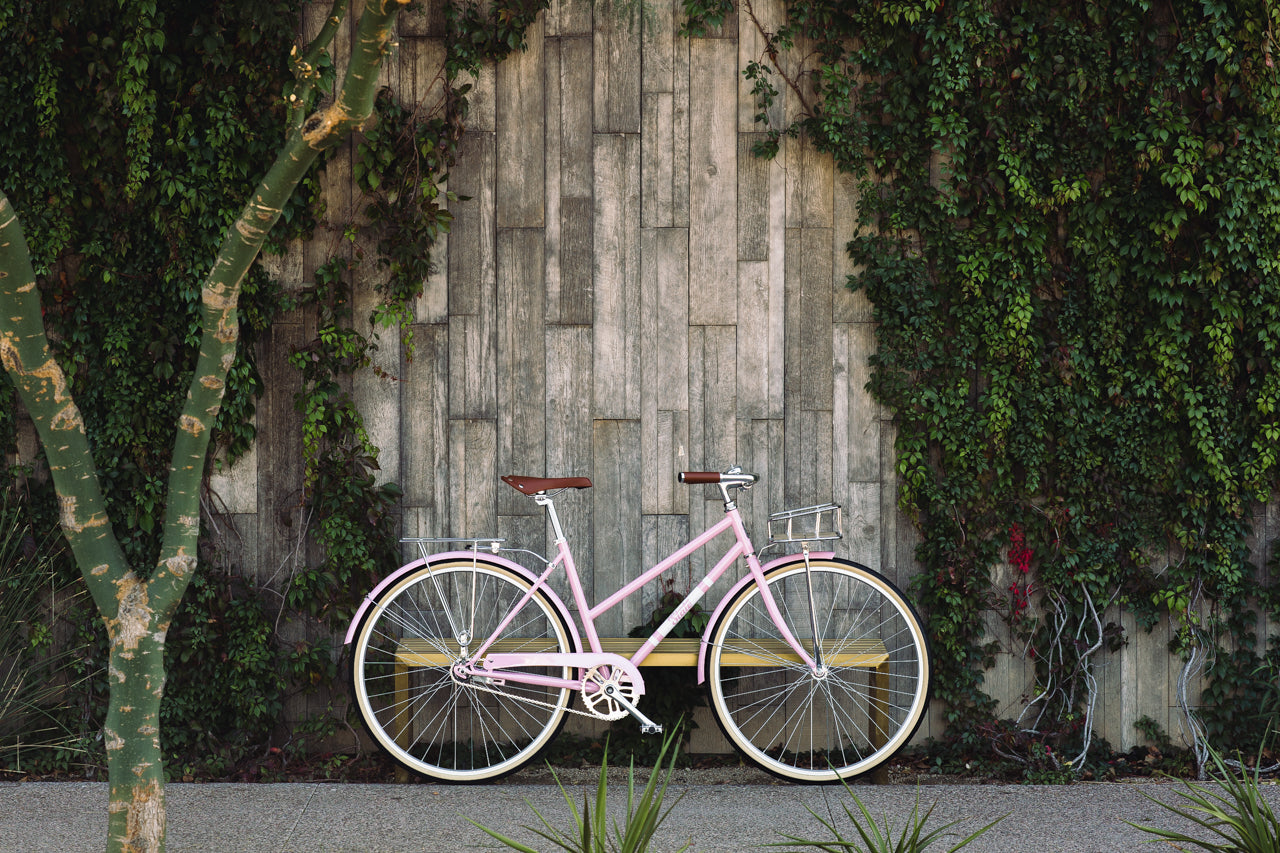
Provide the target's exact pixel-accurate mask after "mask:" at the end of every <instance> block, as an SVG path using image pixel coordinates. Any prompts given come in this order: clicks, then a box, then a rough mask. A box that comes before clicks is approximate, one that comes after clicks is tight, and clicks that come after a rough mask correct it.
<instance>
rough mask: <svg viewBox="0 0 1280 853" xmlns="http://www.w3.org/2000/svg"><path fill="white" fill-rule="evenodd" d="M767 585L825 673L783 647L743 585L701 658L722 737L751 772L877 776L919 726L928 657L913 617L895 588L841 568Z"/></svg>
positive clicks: (794, 569)
mask: <svg viewBox="0 0 1280 853" xmlns="http://www.w3.org/2000/svg"><path fill="white" fill-rule="evenodd" d="M766 579H767V582H768V589H769V593H770V594H771V595H772V597H773V600H774V602H776V604H777V608H778V612H779V613H780V615H781V617H782V619H783V621H784V622H785V623H786V624H787V627H788V629H789V630H790V631H791V633H792V635H793V636H795V638H796V639H797V640H799V642H800V644H801V646H803V647H804V649H805V651H806V653H808V654H809V655H810V656H811V657H813V658H815V660H818V659H819V656H820V661H821V666H819V667H818V668H817V669H814V668H811V667H810V666H809V665H808V664H806V663H804V662H803V660H802V659H801V657H800V656H799V655H798V654H797V653H796V652H795V651H794V650H793V649H792V648H791V647H790V646H789V645H788V644H787V643H786V642H784V641H783V640H782V634H781V632H780V631H779V630H778V628H777V627H776V625H775V623H774V620H773V618H772V617H771V616H770V615H769V612H768V609H767V607H766V604H765V599H764V596H763V595H762V594H761V589H760V587H759V586H758V585H756V584H751V585H749V586H746V587H744V588H743V589H742V591H741V592H739V593H738V595H737V596H736V597H735V599H734V600H733V601H731V602H730V603H729V605H728V607H726V609H725V610H724V613H723V615H722V616H721V617H720V619H719V621H718V622H717V623H716V625H715V626H714V627H713V628H712V631H711V634H710V640H709V648H708V651H707V654H708V659H707V673H708V674H707V689H708V692H709V694H710V700H711V707H712V709H713V711H714V712H715V716H716V719H717V721H718V722H719V723H720V727H721V728H722V729H723V730H724V733H725V735H726V736H727V737H728V738H729V740H730V741H731V742H732V743H733V744H734V745H735V746H736V747H737V748H738V749H739V750H740V751H741V752H742V754H743V755H744V756H746V757H747V758H748V759H749V760H750V761H751V762H752V763H754V764H756V765H757V766H759V767H761V768H762V769H764V770H766V771H768V772H770V773H772V774H774V775H776V776H781V777H783V778H785V779H790V780H792V781H796V782H808V783H830V782H836V781H839V780H841V779H850V778H853V777H855V776H859V775H861V774H864V773H867V772H869V771H871V770H873V769H875V768H876V767H877V766H879V765H880V764H882V763H883V762H884V761H886V760H887V759H888V758H889V757H890V756H892V755H893V754H894V753H895V752H897V751H898V750H899V749H901V748H902V747H903V746H904V745H905V744H906V743H907V741H909V740H910V739H911V736H912V735H913V734H914V733H915V731H916V729H917V727H919V725H920V722H921V721H922V720H923V719H924V713H925V708H926V707H927V705H928V693H929V653H928V645H927V640H926V637H925V633H924V629H923V628H922V627H921V624H920V620H919V618H918V617H917V616H916V614H915V612H914V610H913V609H912V608H911V605H910V604H909V603H908V602H907V600H906V599H905V598H904V597H903V595H902V593H901V592H899V591H898V590H897V589H896V588H895V587H894V586H893V584H891V583H890V582H889V581H888V580H886V579H885V578H884V577H882V576H880V575H879V574H877V573H876V572H873V571H872V570H871V569H868V568H866V567H865V566H861V565H858V564H857V563H852V562H849V561H847V560H839V559H822V560H819V559H813V560H810V561H809V567H808V569H806V565H805V562H804V560H803V559H800V558H797V561H796V562H794V563H787V564H785V565H783V566H780V567H778V568H777V569H774V570H772V571H770V572H769V574H768V575H767V578H766ZM811 591H812V592H811ZM811 601H812V606H811V604H810V602H811ZM811 614H813V616H811ZM814 617H816V618H814ZM815 648H816V649H817V650H818V654H817V655H815V652H814V650H815Z"/></svg>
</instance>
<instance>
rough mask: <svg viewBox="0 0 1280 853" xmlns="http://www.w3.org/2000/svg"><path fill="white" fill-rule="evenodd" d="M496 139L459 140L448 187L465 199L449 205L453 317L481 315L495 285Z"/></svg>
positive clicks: (468, 137) (474, 137) (468, 136)
mask: <svg viewBox="0 0 1280 853" xmlns="http://www.w3.org/2000/svg"><path fill="white" fill-rule="evenodd" d="M496 157H497V154H496V151H495V148H494V136H493V134H491V133H474V132H472V133H466V134H464V135H463V137H462V139H460V140H459V141H458V159H457V163H455V164H454V167H453V170H452V171H451V172H450V177H449V186H450V189H452V190H453V191H454V192H456V193H457V194H458V195H459V196H462V197H464V199H463V200H460V201H456V202H450V205H449V210H450V212H451V213H452V214H453V223H452V225H451V227H450V229H449V257H448V272H449V313H450V315H451V316H457V315H459V314H472V315H474V314H479V313H480V312H481V310H482V308H481V305H482V301H483V299H484V293H485V292H486V290H489V289H492V288H493V286H494V281H495V277H496V275H497V273H496V261H495V258H494V240H495V234H496V229H495V227H494V210H495V199H494V175H495V171H496V168H497V162H496Z"/></svg>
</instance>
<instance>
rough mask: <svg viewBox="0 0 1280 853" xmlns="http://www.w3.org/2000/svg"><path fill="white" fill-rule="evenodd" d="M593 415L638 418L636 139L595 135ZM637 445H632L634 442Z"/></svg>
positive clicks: (638, 291)
mask: <svg viewBox="0 0 1280 853" xmlns="http://www.w3.org/2000/svg"><path fill="white" fill-rule="evenodd" d="M595 186H596V193H595V208H594V216H595V218H594V228H593V235H594V240H593V241H594V246H595V253H594V265H593V271H592V282H593V290H594V304H595V324H594V326H593V329H594V332H595V343H594V354H593V355H594V369H593V373H594V379H595V390H594V394H593V397H594V401H595V407H594V413H595V416H596V417H599V418H610V419H628V420H630V419H637V420H638V419H639V417H640V393H639V392H640V257H639V255H640V227H639V226H640V140H639V137H638V136H636V135H635V134H598V135H597V136H596V144H595ZM637 446H638V444H637Z"/></svg>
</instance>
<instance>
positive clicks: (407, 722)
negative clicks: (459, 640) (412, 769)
mask: <svg viewBox="0 0 1280 853" xmlns="http://www.w3.org/2000/svg"><path fill="white" fill-rule="evenodd" d="M391 698H392V702H393V704H392V708H394V709H395V713H394V714H393V715H392V717H391V719H392V720H393V721H395V722H394V725H395V726H396V729H395V739H396V743H397V744H399V745H400V748H401V749H403V750H405V751H406V752H407V751H408V750H409V744H410V742H411V741H412V740H413V732H412V729H411V726H412V721H413V715H412V714H410V713H409V667H407V666H405V664H404V663H402V662H401V661H399V660H397V661H396V672H395V693H394V694H393V695H392V697H391ZM401 720H403V722H401ZM396 781H397V782H399V783H401V784H404V783H407V782H408V781H409V771H408V770H406V769H405V768H403V767H401V766H400V765H398V764H397V765H396Z"/></svg>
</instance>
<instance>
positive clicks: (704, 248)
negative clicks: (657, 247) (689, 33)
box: [689, 39, 738, 325]
mask: <svg viewBox="0 0 1280 853" xmlns="http://www.w3.org/2000/svg"><path fill="white" fill-rule="evenodd" d="M689 57H690V58H689V66H690V72H689V73H690V77H691V78H692V79H693V80H697V81H698V85H697V86H695V87H694V88H693V89H692V91H691V94H690V103H689V108H690V117H689V244H690V246H692V247H693V251H691V252H690V257H689V288H690V293H689V320H690V322H691V323H697V324H701V325H732V324H734V323H736V322H737V301H736V300H734V299H730V298H726V297H728V295H729V294H732V293H734V292H735V290H736V278H737V271H736V267H735V261H736V260H737V245H736V242H737V241H736V240H735V239H734V238H733V236H732V235H735V234H737V229H738V226H737V207H736V205H735V204H734V195H735V193H736V191H737V185H738V178H737V171H738V141H737V135H736V133H735V117H736V112H735V103H736V93H737V79H736V77H737V74H736V64H735V57H736V53H735V50H734V45H733V43H732V42H730V41H725V40H721V39H693V40H692V41H691V42H690V47H689Z"/></svg>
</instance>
